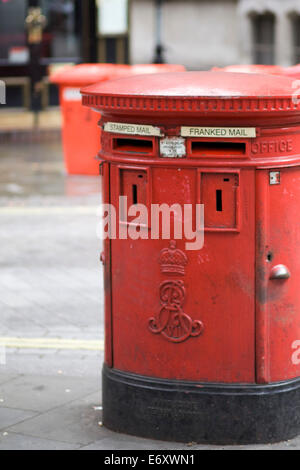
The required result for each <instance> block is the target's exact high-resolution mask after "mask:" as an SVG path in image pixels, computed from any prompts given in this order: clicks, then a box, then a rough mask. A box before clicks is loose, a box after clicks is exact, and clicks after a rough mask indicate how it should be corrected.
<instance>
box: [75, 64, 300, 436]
mask: <svg viewBox="0 0 300 470" xmlns="http://www.w3.org/2000/svg"><path fill="white" fill-rule="evenodd" d="M292 82H293V81H292V80H291V79H289V78H287V77H282V76H272V75H268V76H266V75H258V74H238V73H236V74H229V73H224V72H183V73H174V74H158V75H151V76H145V75H144V76H136V77H126V78H122V79H120V80H117V81H114V82H112V81H111V82H110V83H108V82H107V83H102V84H97V85H94V86H92V87H89V88H86V89H84V90H83V91H82V93H83V103H84V104H85V105H86V106H89V107H91V108H93V109H97V110H99V112H101V115H102V119H101V127H102V129H103V132H102V150H101V152H100V153H99V161H100V160H101V161H102V164H103V185H104V186H103V188H104V192H103V194H104V202H106V203H108V202H110V203H111V204H112V205H113V206H114V208H115V213H116V214H118V212H119V210H120V208H121V205H120V204H121V202H120V201H121V199H120V197H121V196H122V198H124V197H125V196H126V197H127V201H128V206H130V207H131V208H132V207H133V208H134V207H136V208H141V207H146V208H147V209H148V214H149V213H151V211H152V209H153V207H154V206H155V205H162V204H165V205H167V206H168V207H172V206H173V205H179V207H180V208H182V211H184V210H185V207H184V205H187V204H189V205H190V206H191V207H192V211H193V217H194V218H193V220H195V213H196V206H197V204H202V205H204V225H203V230H204V245H203V247H202V248H201V247H197V248H196V247H193V246H190V245H188V244H187V242H190V240H189V238H190V237H188V235H186V234H185V232H184V231H183V233H184V235H183V236H182V237H180V236H175V231H174V233H173V231H171V233H170V236H169V237H163V236H162V229H161V228H160V231H159V236H158V237H153V236H152V229H153V225H154V224H153V219H152V218H151V217H149V218H148V219H144V222H143V223H141V222H137V221H136V220H135V219H132V218H130V217H129V216H128V218H126V216H124V213H123V212H122V211H121V220H119V221H118V224H119V235H120V233H121V232H122V233H123V231H124V228H125V229H126V230H128V232H129V231H130V230H131V231H134V230H137V231H138V229H139V232H140V236H137V237H136V238H134V237H131V236H130V235H128V237H127V238H126V237H123V236H122V237H120V236H119V235H118V233H117V235H116V237H110V238H107V239H106V240H105V243H104V247H105V251H104V254H103V255H102V256H101V259H102V260H103V261H104V264H105V282H106V288H105V295H106V301H105V310H106V311H105V316H106V338H105V344H106V352H105V365H104V368H103V413H104V415H103V422H104V425H105V426H107V427H108V428H111V429H113V430H115V431H119V432H125V433H129V434H134V435H139V436H143V437H148V438H149V437H150V438H156V439H166V440H175V441H185V442H190V441H193V442H209V443H217V444H229V443H259V442H272V441H278V440H283V439H288V438H291V437H293V436H295V435H296V434H298V433H300V378H299V377H300V295H299V279H300V250H299V243H300V225H299V204H300V168H299V165H300V106H299V104H298V100H297V99H295V96H294V95H293V89H292ZM122 200H123V199H122ZM141 205H143V206H141ZM112 213H113V212H112ZM178 213H179V212H177V215H178ZM128 214H129V212H128ZM129 215H130V214H129ZM131 215H132V213H131ZM174 220H175V216H174ZM182 224H183V225H184V221H183V222H182ZM123 235H124V233H123ZM200 248H201V249H200Z"/></svg>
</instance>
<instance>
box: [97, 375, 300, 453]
mask: <svg viewBox="0 0 300 470" xmlns="http://www.w3.org/2000/svg"><path fill="white" fill-rule="evenodd" d="M103 424H104V426H106V427H107V428H109V429H111V430H113V431H116V432H121V433H125V434H132V435H135V436H139V437H145V438H151V439H160V440H167V441H177V442H195V443H205V444H208V443H209V444H223V445H225V444H254V443H256V444H259V443H269V442H278V441H283V440H286V439H291V438H292V437H295V436H296V435H298V434H300V379H294V380H290V381H287V382H280V383H273V384H267V385H239V384H237V385H231V384H230V385H227V384H208V383H196V382H183V381H178V380H165V379H157V378H152V377H144V376H139V375H135V374H130V373H125V372H121V371H119V370H116V369H110V368H108V367H107V366H104V368H103Z"/></svg>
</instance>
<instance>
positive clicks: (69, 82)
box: [50, 64, 129, 175]
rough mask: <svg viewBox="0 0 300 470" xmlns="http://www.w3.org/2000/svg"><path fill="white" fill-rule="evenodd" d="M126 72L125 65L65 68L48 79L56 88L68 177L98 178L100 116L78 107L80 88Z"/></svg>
mask: <svg viewBox="0 0 300 470" xmlns="http://www.w3.org/2000/svg"><path fill="white" fill-rule="evenodd" d="M128 70H129V66H126V65H114V64H80V65H75V66H68V67H66V68H64V69H63V70H60V71H58V72H56V73H54V74H53V75H51V76H50V81H51V82H52V83H55V84H57V85H59V101H60V106H61V112H62V118H63V124H62V142H63V153H64V161H65V168H66V171H67V173H68V174H71V175H98V174H99V164H98V162H97V161H96V159H95V157H96V155H97V152H98V150H99V146H100V130H99V129H98V127H97V122H98V121H99V119H100V116H99V115H98V114H97V113H93V112H92V111H91V110H90V109H87V108H84V107H83V106H82V104H81V95H80V88H81V87H83V86H87V85H91V84H93V83H96V82H100V81H106V80H109V79H111V78H116V77H117V76H118V75H121V74H122V73H124V72H126V71H128Z"/></svg>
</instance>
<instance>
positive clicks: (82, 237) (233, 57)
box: [0, 0, 300, 451]
mask: <svg viewBox="0 0 300 470" xmlns="http://www.w3.org/2000/svg"><path fill="white" fill-rule="evenodd" d="M112 5H118V11H117V13H118V15H116V9H115V7H112ZM32 9H33V10H32ZM299 31H300V1H297V0H285V1H284V2H283V1H282V0H214V1H212V0H201V1H200V0H185V1H183V0H182V1H181V0H130V1H127V0H97V1H96V0H84V1H83V0H55V1H53V0H5V1H4V0H0V81H1V82H4V83H5V86H6V104H5V105H4V104H1V105H0V450H5V449H6V450H8V449H9V450H21V449H23V450H31V449H35V450H38V449H45V450H46V449H52V450H54V449H61V450H62V449H65V450H70V449H95V450H99V449H104V450H123V449H126V450H138V449H143V450H152V449H153V450H172V449H173V450H175V449H176V450H177V449H178V450H187V451H196V450H199V449H217V450H221V449H237V450H239V449H267V450H273V449H284V450H292V449H300V437H298V438H296V439H294V440H290V441H286V442H282V443H278V444H273V445H271V444H268V445H259V446H258V445H250V446H226V447H223V446H204V445H196V444H195V443H188V444H181V443H170V442H160V441H155V440H147V439H140V438H138V437H133V436H126V435H122V434H117V433H113V432H111V431H109V430H108V429H106V428H105V427H104V426H103V425H102V402H101V400H102V397H101V396H102V393H101V368H102V363H103V349H104V323H103V281H102V264H101V263H100V260H99V257H100V252H101V241H100V240H99V239H98V238H97V236H96V230H97V224H98V222H99V215H98V208H99V205H100V203H101V196H100V191H101V177H100V176H81V175H72V176H71V175H67V173H66V170H65V166H64V156H63V152H62V142H61V127H62V118H61V113H60V109H59V106H58V104H59V100H58V90H57V87H56V85H54V84H51V83H50V80H49V76H50V75H51V73H52V72H55V70H57V69H58V68H60V67H62V66H65V65H68V66H69V65H74V64H80V63H88V62H90V63H110V62H111V63H118V64H143V63H149V62H151V63H152V62H155V63H161V62H167V63H175V64H182V65H184V66H185V67H186V68H187V69H188V70H208V69H210V68H211V67H213V66H219V67H223V66H226V65H230V64H235V63H237V64H242V63H244V64H245V63H246V64H247V63H259V64H278V65H281V66H290V65H292V64H297V63H299V62H300V35H299ZM141 419H143V417H142V416H141Z"/></svg>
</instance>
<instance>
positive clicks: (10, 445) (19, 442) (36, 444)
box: [0, 432, 79, 450]
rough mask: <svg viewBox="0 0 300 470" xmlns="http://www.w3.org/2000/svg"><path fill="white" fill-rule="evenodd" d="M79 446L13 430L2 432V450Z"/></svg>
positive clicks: (55, 448) (0, 437)
mask: <svg viewBox="0 0 300 470" xmlns="http://www.w3.org/2000/svg"><path fill="white" fill-rule="evenodd" d="M78 448H79V446H78V445H74V444H68V443H66V442H56V441H51V440H49V439H40V438H38V437H31V436H24V435H23V434H17V433H12V432H9V433H2V434H0V450H76V449H78Z"/></svg>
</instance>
